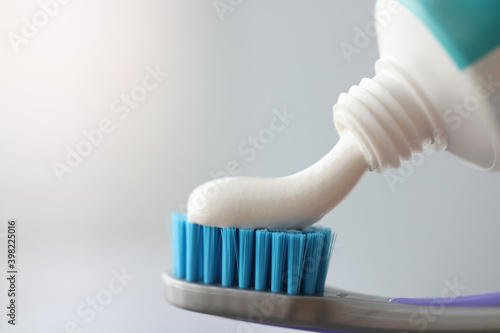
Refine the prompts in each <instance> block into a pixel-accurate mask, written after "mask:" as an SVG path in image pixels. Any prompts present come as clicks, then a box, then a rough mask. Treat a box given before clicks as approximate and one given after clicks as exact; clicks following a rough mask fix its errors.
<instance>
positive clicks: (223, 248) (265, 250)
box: [162, 213, 500, 332]
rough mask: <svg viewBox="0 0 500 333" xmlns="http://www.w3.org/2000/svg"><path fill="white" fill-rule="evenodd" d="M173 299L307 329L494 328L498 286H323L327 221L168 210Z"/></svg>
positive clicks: (167, 287) (168, 280) (167, 279)
mask: <svg viewBox="0 0 500 333" xmlns="http://www.w3.org/2000/svg"><path fill="white" fill-rule="evenodd" d="M172 226H173V239H172V244H173V254H174V268H173V271H172V272H168V273H163V274H162V280H163V286H164V293H165V297H166V299H167V301H169V302H170V303H171V304H173V305H174V306H177V307H180V308H184V309H187V310H191V311H195V312H201V313H206V314H211V315H216V316H221V317H226V318H233V319H238V320H243V321H250V322H257V323H262V324H269V325H278V326H285V327H291V328H299V329H303V330H310V331H315V332H334V331H336V332H339V330H340V331H348V332H424V331H425V332H472V331H473V332H500V292H499V293H490V294H484V295H473V296H461V297H450V298H415V299H411V298H390V297H381V296H373V295H366V294H360V293H353V292H349V291H345V290H341V289H338V288H331V287H325V286H324V285H325V278H326V273H327V271H328V265H329V261H330V257H331V253H332V250H333V245H334V243H335V239H336V234H335V233H334V232H331V231H330V229H328V228H322V227H310V228H307V229H303V230H292V231H285V230H265V229H257V230H253V229H236V228H217V227H209V226H201V225H198V224H194V223H190V222H188V221H187V219H186V216H184V215H181V214H177V213H174V214H172Z"/></svg>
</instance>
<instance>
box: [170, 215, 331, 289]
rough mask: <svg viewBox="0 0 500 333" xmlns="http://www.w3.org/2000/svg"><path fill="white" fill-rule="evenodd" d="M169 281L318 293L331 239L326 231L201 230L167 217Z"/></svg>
mask: <svg viewBox="0 0 500 333" xmlns="http://www.w3.org/2000/svg"><path fill="white" fill-rule="evenodd" d="M171 220H172V237H173V239H172V250H173V264H174V269H173V271H174V272H173V273H174V276H175V277H176V278H178V279H186V281H189V282H198V281H200V282H201V281H203V283H205V284H218V283H220V284H221V285H222V286H223V287H231V286H235V285H238V287H239V288H242V289H248V288H255V289H256V290H270V291H271V292H275V293H277V292H283V291H285V292H287V293H288V294H293V295H296V294H299V293H303V294H314V293H315V292H318V293H321V292H323V291H324V286H325V280H326V274H327V272H328V266H329V263H330V258H331V255H332V251H333V247H334V244H335V240H336V237H337V234H336V233H335V232H332V230H331V229H330V228H323V227H309V228H306V229H304V230H293V231H285V230H253V229H236V228H217V227H209V226H201V225H198V224H194V223H190V222H188V221H187V218H186V215H182V214H178V213H173V214H172V218H171Z"/></svg>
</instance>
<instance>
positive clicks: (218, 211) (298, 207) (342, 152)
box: [188, 133, 368, 228]
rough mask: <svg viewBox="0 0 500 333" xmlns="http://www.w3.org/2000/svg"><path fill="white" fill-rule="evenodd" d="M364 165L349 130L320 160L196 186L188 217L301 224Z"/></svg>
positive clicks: (350, 183) (335, 197)
mask: <svg viewBox="0 0 500 333" xmlns="http://www.w3.org/2000/svg"><path fill="white" fill-rule="evenodd" d="M367 170H368V163H367V162H366V160H365V155H364V153H363V150H362V149H361V147H360V146H359V145H358V144H357V142H356V141H355V138H354V137H353V136H352V135H351V133H344V135H343V136H342V138H341V139H340V140H339V142H338V143H337V145H336V146H335V147H334V148H333V149H332V150H331V151H330V152H329V153H328V154H327V155H326V156H325V157H323V158H322V159H321V160H319V161H318V162H316V163H315V164H313V165H312V166H310V167H308V168H307V169H305V170H302V171H300V172H298V173H296V174H293V175H290V176H287V177H280V178H251V177H230V178H221V179H216V180H212V181H209V182H207V183H204V184H202V185H200V186H198V187H197V188H196V189H195V190H194V191H193V192H192V193H191V195H190V196H189V200H188V220H189V221H191V222H194V223H198V224H202V225H210V226H217V227H235V228H303V227H306V226H308V225H310V224H312V223H314V222H316V221H318V220H319V219H321V218H322V217H323V216H324V215H325V214H326V213H328V212H329V211H330V210H332V209H333V208H334V207H335V206H337V204H338V203H340V202H341V201H342V199H344V197H345V196H347V194H349V192H350V191H351V190H352V188H353V187H354V186H355V185H356V184H357V183H358V181H359V180H360V178H361V177H362V176H363V175H364V174H365V172H366V171H367Z"/></svg>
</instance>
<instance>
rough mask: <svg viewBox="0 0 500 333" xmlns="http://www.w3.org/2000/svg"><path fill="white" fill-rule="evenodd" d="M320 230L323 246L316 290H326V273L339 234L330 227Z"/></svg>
mask: <svg viewBox="0 0 500 333" xmlns="http://www.w3.org/2000/svg"><path fill="white" fill-rule="evenodd" d="M318 231H319V232H320V233H322V234H323V237H324V238H323V248H322V250H321V259H320V263H319V268H318V278H317V281H316V292H323V291H324V290H325V281H326V273H328V266H329V265H330V257H331V255H332V250H333V246H334V245H335V240H336V238H337V235H336V234H335V233H333V235H332V230H331V229H330V228H319V229H318Z"/></svg>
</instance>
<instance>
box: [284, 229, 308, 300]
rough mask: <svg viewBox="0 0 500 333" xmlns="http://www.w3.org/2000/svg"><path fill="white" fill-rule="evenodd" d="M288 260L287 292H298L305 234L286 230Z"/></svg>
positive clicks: (302, 264)
mask: <svg viewBox="0 0 500 333" xmlns="http://www.w3.org/2000/svg"><path fill="white" fill-rule="evenodd" d="M286 235H287V243H288V261H287V292H288V293H289V294H294V295H296V294H298V293H299V291H300V282H301V281H302V268H303V266H304V260H303V259H304V248H305V245H306V235H305V234H303V233H301V232H299V231H297V232H294V231H292V232H287V233H286Z"/></svg>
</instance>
